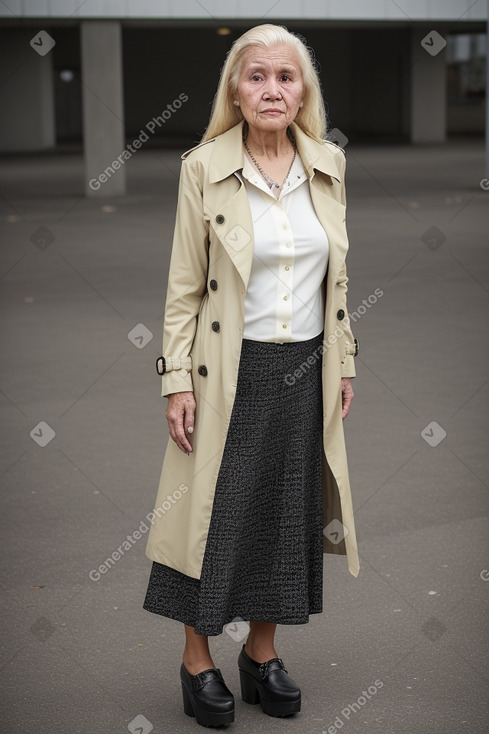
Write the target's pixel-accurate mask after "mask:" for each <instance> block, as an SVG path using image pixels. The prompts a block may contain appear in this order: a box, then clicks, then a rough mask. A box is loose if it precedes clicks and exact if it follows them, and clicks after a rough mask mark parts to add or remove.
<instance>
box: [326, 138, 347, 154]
mask: <svg viewBox="0 0 489 734" xmlns="http://www.w3.org/2000/svg"><path fill="white" fill-rule="evenodd" d="M323 143H324V144H328V145H329V146H332V148H333V150H334V151H337V150H341V152H342V153H343V155H344V156H345V158H346V153H345V149H344V148H342V147H341V145H338V143H335V142H334V141H333V140H328V139H327V138H324V140H323Z"/></svg>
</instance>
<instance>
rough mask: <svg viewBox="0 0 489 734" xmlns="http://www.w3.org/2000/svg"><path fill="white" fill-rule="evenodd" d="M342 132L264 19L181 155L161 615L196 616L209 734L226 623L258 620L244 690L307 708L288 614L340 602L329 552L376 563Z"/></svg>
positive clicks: (280, 705)
mask: <svg viewBox="0 0 489 734" xmlns="http://www.w3.org/2000/svg"><path fill="white" fill-rule="evenodd" d="M325 134H326V115H325V111H324V105H323V101H322V97H321V91H320V84H319V80H318V76H317V72H316V71H315V66H314V62H313V59H312V57H311V55H310V53H309V51H308V49H307V47H306V46H305V45H304V43H303V42H302V40H300V39H299V38H298V37H297V36H295V35H293V34H292V33H289V32H288V31H287V30H286V29H285V28H282V27H280V26H274V25H261V26H258V27H255V28H252V29H251V30H249V31H247V32H246V33H245V34H244V35H242V36H241V37H240V38H238V39H237V41H236V42H235V43H234V45H233V47H232V48H231V50H230V52H229V54H228V56H227V59H226V63H225V65H224V68H223V70H222V73H221V79H220V82H219V87H218V91H217V95H216V98H215V102H214V107H213V111H212V115H211V119H210V123H209V126H208V129H207V131H206V133H205V135H204V137H203V140H202V142H201V143H200V144H199V145H198V146H197V147H195V148H193V149H192V150H190V151H187V152H186V153H185V154H184V155H183V156H182V159H183V163H182V168H181V175H180V187H179V196H178V207H177V215H176V225H175V235H174V241H173V250H172V256H171V262H170V271H169V279H168V292H167V300H166V309H165V318H164V329H163V356H162V357H160V358H159V359H158V360H157V369H158V372H159V373H160V374H162V375H163V376H162V382H163V389H162V395H163V396H167V397H168V407H167V411H166V417H167V419H168V424H169V431H170V440H169V442H168V447H167V451H166V455H165V458H164V463H163V468H162V473H161V480H160V486H159V492H158V497H157V501H156V507H155V510H154V513H153V515H154V519H153V522H152V527H151V531H150V535H149V539H148V546H147V555H148V557H149V558H150V559H152V561H153V566H152V570H151V575H150V580H149V585H148V590H147V595H146V599H145V602H144V608H145V609H147V610H149V611H151V612H154V613H156V614H160V615H163V616H166V617H170V618H172V619H175V620H178V621H180V622H183V624H184V625H185V635H186V644H185V650H184V652H183V662H182V665H181V669H180V677H181V682H182V691H183V702H184V711H185V713H186V714H188V715H189V716H195V717H196V719H197V722H198V723H199V724H202V725H205V726H217V725H220V724H228V723H230V722H232V721H233V719H234V699H233V695H232V693H231V692H230V691H229V689H228V688H227V686H226V684H225V682H224V680H223V677H222V674H221V671H220V670H219V668H216V666H215V664H214V660H213V658H212V656H211V653H210V651H209V645H208V636H209V635H218V634H220V633H222V631H223V626H224V625H229V627H228V628H227V631H228V632H229V634H230V635H231V636H232V637H234V639H239V640H242V639H243V638H244V636H245V634H246V632H248V631H249V634H248V636H247V639H246V643H245V644H243V646H242V649H241V651H240V654H239V659H238V665H239V672H240V681H241V694H242V698H243V700H244V701H246V702H248V703H251V704H255V703H260V705H261V708H262V710H263V711H264V712H265V713H266V714H268V715H270V716H288V715H291V714H294V713H296V712H297V711H299V710H300V706H301V691H300V688H299V687H298V686H297V684H296V683H295V682H294V681H293V680H292V678H291V677H289V675H288V673H287V670H286V668H285V667H284V663H283V661H282V659H281V658H280V657H278V655H277V650H276V649H275V646H274V635H275V630H276V626H277V624H282V625H293V624H296V625H297V624H305V623H306V622H308V619H309V615H310V614H317V613H319V612H321V611H322V578H323V553H324V552H326V553H336V554H343V555H346V556H347V560H348V567H349V570H350V571H351V573H352V574H353V575H355V576H356V575H357V574H358V554H357V547H356V540H355V528H354V520H353V511H352V503H351V495H350V486H349V480H348V468H347V459H346V452H345V442H344V435H343V426H342V419H343V418H345V416H346V415H347V414H348V411H349V409H350V403H351V400H352V397H353V391H352V388H351V382H350V378H351V377H354V375H355V371H354V365H353V357H354V355H355V354H356V351H357V342H356V340H354V339H353V336H352V334H351V332H350V328H349V324H348V314H347V307H346V290H347V288H346V283H347V276H346V269H345V256H346V252H347V249H348V242H347V235H346V230H345V183H344V175H345V157H344V153H343V151H342V150H341V149H340V148H338V147H337V146H336V145H334V144H333V143H330V142H327V141H325V140H324V137H325ZM248 622H249V627H248ZM231 623H232V624H231ZM243 629H244V630H245V632H244V634H243Z"/></svg>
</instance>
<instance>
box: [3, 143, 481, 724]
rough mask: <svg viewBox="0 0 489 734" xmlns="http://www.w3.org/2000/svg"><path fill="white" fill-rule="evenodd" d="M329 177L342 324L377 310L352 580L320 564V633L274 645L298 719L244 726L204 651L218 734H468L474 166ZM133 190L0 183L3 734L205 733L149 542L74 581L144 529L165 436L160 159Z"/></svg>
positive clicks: (360, 424) (357, 422)
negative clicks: (343, 254)
mask: <svg viewBox="0 0 489 734" xmlns="http://www.w3.org/2000/svg"><path fill="white" fill-rule="evenodd" d="M347 158H348V205H349V206H348V221H349V233H350V240H351V250H350V255H349V275H350V293H349V310H350V312H353V311H357V309H358V307H359V306H361V305H362V300H363V299H368V296H369V295H371V294H374V292H375V290H376V289H380V290H381V291H382V295H381V296H380V297H378V298H377V301H376V302H375V303H374V304H373V305H370V306H369V307H368V308H366V307H365V306H364V307H363V308H360V310H359V311H357V314H358V317H357V318H356V321H355V324H354V333H355V335H356V336H357V337H358V338H359V340H360V345H361V351H360V355H359V357H358V360H357V371H358V376H357V379H356V381H355V383H354V388H355V393H356V398H355V401H354V405H353V409H352V413H351V415H350V416H349V417H348V419H347V421H346V426H345V427H346V434H347V441H348V447H349V460H350V471H351V480H352V488H353V494H354V506H355V510H356V520H357V532H358V540H359V549H360V557H361V570H360V575H359V577H358V578H357V579H355V578H353V577H352V576H350V574H349V573H348V571H347V568H346V561H345V559H344V558H339V557H332V556H326V558H325V574H324V575H325V592H324V606H325V611H324V613H323V614H321V615H315V616H313V617H312V618H311V621H310V623H309V624H308V625H304V626H298V627H281V628H280V629H279V632H278V637H277V642H278V650H279V654H280V655H281V656H282V657H283V658H284V660H285V663H286V665H287V668H288V669H289V672H290V673H291V675H292V676H293V677H294V678H295V679H296V680H297V682H298V683H299V684H300V685H301V687H302V690H303V710H302V712H301V713H300V714H299V715H298V716H297V717H295V718H293V719H290V720H287V719H285V720H280V719H278V720H276V719H271V718H269V717H266V716H265V715H264V714H262V713H261V711H260V710H259V708H258V707H252V706H249V705H247V704H244V703H243V702H242V701H241V699H240V697H239V685H238V673H237V665H236V659H237V656H238V652H239V649H240V646H241V642H240V641H236V640H234V639H233V638H232V636H231V635H229V634H226V633H223V634H222V635H221V636H219V637H217V638H214V639H213V641H212V649H213V651H214V653H215V660H216V664H217V665H219V667H220V668H221V669H222V671H223V674H224V675H225V677H226V680H227V682H228V684H229V686H230V688H231V689H232V690H233V691H234V692H235V694H236V702H237V703H236V722H235V724H234V725H233V726H232V731H233V732H236V734H239V733H240V732H245V731H246V732H252V733H253V734H254V733H255V732H264V733H265V732H266V733H267V734H269V733H275V732H286V733H288V734H290V733H291V732H295V733H297V734H323V733H324V732H327V733H328V734H336V732H338V731H340V732H341V733H342V734H346V733H347V734H366V733H367V732H376V733H379V734H428V733H429V734H451V733H452V732H453V733H455V732H457V734H458V733H459V732H463V731H467V732H470V733H471V734H478V733H481V734H482V732H487V731H488V730H489V719H488V715H487V705H486V701H487V684H488V668H487V659H488V653H489V650H488V636H487V627H486V624H485V623H486V622H487V617H488V611H489V605H488V594H489V582H488V579H489V570H488V569H489V554H488V548H487V537H488V534H487V524H486V518H487V510H488V502H487V497H488V480H487V477H488V472H487V469H488V466H487V465H488V450H487V419H486V417H487V414H488V412H489V411H488V393H489V390H488V370H487V363H488V354H487V325H486V322H487V305H488V282H489V278H488V275H489V273H488V265H489V262H488V257H487V244H488V243H487V239H488V237H487V233H488V229H489V215H488V204H489V191H486V190H484V188H483V187H481V185H480V181H481V179H482V178H483V175H484V174H483V170H484V160H483V145H482V141H474V140H472V141H464V140H462V141H455V142H451V143H449V144H447V145H443V146H431V147H430V146H426V147H418V148H411V147H408V146H406V147H374V148H364V147H354V146H353V145H349V146H348V147H347ZM126 165H127V172H128V180H129V193H128V195H127V196H126V197H124V198H122V199H117V200H87V199H85V198H84V197H83V195H82V191H83V189H82V159H81V156H79V155H76V154H69V155H52V156H24V157H17V158H6V159H4V161H3V166H2V173H1V185H2V194H1V196H2V199H1V203H0V216H1V231H2V242H3V244H2V266H1V280H0V287H1V294H2V299H3V304H4V306H3V311H2V314H3V325H2V342H3V349H2V356H1V372H2V393H1V395H0V404H1V408H2V414H3V420H2V429H1V430H2V444H3V449H4V450H3V452H2V457H1V467H0V471H1V483H2V494H1V497H2V512H1V515H0V522H1V526H2V532H3V538H4V540H3V546H2V558H3V564H2V566H3V568H2V574H1V604H2V610H3V616H4V621H5V624H4V626H3V639H2V642H3V650H2V656H1V660H2V663H1V666H0V667H1V671H2V683H1V690H2V694H3V699H4V701H3V705H2V708H3V712H4V713H3V716H4V721H5V724H4V727H3V730H4V731H7V730H8V731H9V732H19V733H20V732H22V733H23V734H48V733H49V734H52V732H56V733H58V732H61V733H63V734H64V733H65V732H66V733H67V732H69V733H70V734H76V733H77V732H80V733H81V734H88V733H89V732H90V733H93V732H97V733H100V734H117V733H121V734H122V733H123V732H125V731H126V732H127V731H128V730H129V731H131V732H140V733H142V734H147V732H150V731H151V730H152V731H154V732H155V733H158V734H159V733H164V734H170V733H171V734H180V733H183V732H192V731H194V732H197V731H202V729H200V728H199V727H198V726H197V724H196V723H195V720H191V719H189V718H188V717H186V716H184V714H183V709H182V701H181V694H180V684H179V679H178V668H179V664H180V660H181V651H182V640H183V636H182V629H181V625H180V624H179V623H177V622H174V621H171V620H167V619H163V618H159V617H157V616H154V615H151V614H149V613H147V612H145V611H144V610H143V609H142V608H141V605H142V601H143V597H144V592H145V588H146V583H147V578H148V573H149V568H150V561H149V560H148V559H147V558H146V557H145V555H144V548H145V543H146V538H145V535H144V534H143V535H142V536H141V538H140V539H139V540H137V541H134V543H133V544H132V545H131V548H130V550H127V551H126V552H125V553H124V555H123V556H122V557H121V558H120V560H118V562H117V563H115V565H114V566H113V567H112V568H110V570H109V571H108V572H107V573H106V574H104V575H102V576H101V577H100V578H99V580H91V578H90V572H91V571H92V570H93V569H97V568H98V567H99V566H100V565H101V564H103V563H104V561H105V559H106V558H107V557H108V556H110V555H111V554H112V553H113V551H114V550H115V549H116V548H117V547H118V546H120V545H121V543H122V542H123V541H124V540H125V539H126V537H127V536H130V537H132V538H134V536H133V533H134V531H137V529H138V527H139V526H140V524H141V522H142V521H143V520H144V518H145V515H146V514H147V513H148V512H149V511H150V509H151V508H152V507H153V501H154V498H155V493H156V488H157V483H158V479H159V472H160V468H161V461H162V457H163V452H164V448H165V444H166V441H167V435H168V434H167V428H166V421H165V418H164V409H165V405H166V400H164V399H162V398H160V382H159V379H158V377H157V375H156V373H155V371H154V360H155V358H156V357H157V356H158V355H159V354H160V346H161V327H162V312H163V305H164V294H165V285H166V269H167V264H168V256H169V252H170V244H171V234H172V227H173V217H174V210H175V202H176V187H177V176H178V170H179V154H178V152H174V151H164V152H163V151H157V150H141V151H139V152H138V153H137V155H134V156H133V158H132V159H131V160H130V161H128V162H127V164H126ZM434 228H436V229H434ZM371 300H373V299H371ZM362 311H363V313H362ZM138 324H143V325H144V326H143V327H141V326H137V325H138ZM135 327H137V328H136V330H135V332H134V334H135V335H136V336H137V337H141V336H142V337H143V338H142V339H140V338H139V340H138V339H136V340H135V342H136V344H137V346H136V344H135V343H134V342H132V341H131V339H130V338H129V337H128V334H130V333H131V332H132V330H133V329H134V328H135ZM149 332H151V334H152V335H153V338H152V339H149V337H150V336H151V335H150V333H149ZM148 339H149V341H148ZM138 347H140V348H138ZM42 422H44V423H46V424H47V426H46V425H44V424H42V425H41V426H40V427H39V424H40V423H42ZM434 422H435V423H434ZM53 432H54V434H55V435H54V436H53ZM445 432H446V435H445ZM49 439H51V440H49ZM435 444H436V445H435ZM364 691H365V692H366V694H364V693H363V692H364ZM138 717H139V718H138Z"/></svg>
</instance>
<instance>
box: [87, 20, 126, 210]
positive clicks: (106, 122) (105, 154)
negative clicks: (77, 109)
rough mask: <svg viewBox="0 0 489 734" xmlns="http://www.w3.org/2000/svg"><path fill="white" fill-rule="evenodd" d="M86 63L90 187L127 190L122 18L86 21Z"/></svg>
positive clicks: (104, 193)
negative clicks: (124, 152) (119, 19)
mask: <svg viewBox="0 0 489 734" xmlns="http://www.w3.org/2000/svg"><path fill="white" fill-rule="evenodd" d="M81 65H82V89H83V145H84V157H85V193H86V195H87V196H88V197H97V196H98V197H108V196H109V197H110V196H123V195H124V194H125V192H126V169H125V161H124V158H123V157H122V156H121V153H122V152H123V150H124V147H125V143H124V99H123V84H122V33H121V24H120V22H119V21H108V20H87V21H83V22H82V24H81ZM118 157H120V158H119V160H118ZM121 161H122V163H121Z"/></svg>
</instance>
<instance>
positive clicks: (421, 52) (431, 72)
mask: <svg viewBox="0 0 489 734" xmlns="http://www.w3.org/2000/svg"><path fill="white" fill-rule="evenodd" d="M411 62H412V66H411V142H413V143H443V142H444V141H445V140H446V135H447V90H446V58H445V39H444V38H443V37H442V36H441V34H439V33H438V32H437V31H435V30H433V29H430V28H426V29H425V30H424V31H419V30H417V29H414V30H413V32H412V46H411Z"/></svg>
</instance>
